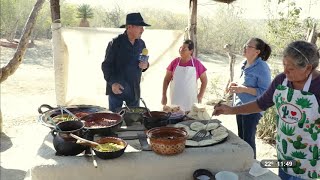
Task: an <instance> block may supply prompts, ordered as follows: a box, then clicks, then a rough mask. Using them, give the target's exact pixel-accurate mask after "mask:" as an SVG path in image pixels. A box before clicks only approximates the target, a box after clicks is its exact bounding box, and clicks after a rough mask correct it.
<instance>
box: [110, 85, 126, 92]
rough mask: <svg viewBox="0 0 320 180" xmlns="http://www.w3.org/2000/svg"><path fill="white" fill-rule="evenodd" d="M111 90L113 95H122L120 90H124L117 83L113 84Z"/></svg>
mask: <svg viewBox="0 0 320 180" xmlns="http://www.w3.org/2000/svg"><path fill="white" fill-rule="evenodd" d="M111 88H112V92H113V93H114V94H122V90H124V87H123V86H122V85H121V84H119V83H113V84H112V86H111Z"/></svg>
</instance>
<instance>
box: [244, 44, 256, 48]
mask: <svg viewBox="0 0 320 180" xmlns="http://www.w3.org/2000/svg"><path fill="white" fill-rule="evenodd" d="M243 48H244V49H248V48H254V49H257V48H256V47H254V46H250V45H248V44H244V45H243Z"/></svg>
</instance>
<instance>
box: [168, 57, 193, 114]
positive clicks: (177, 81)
mask: <svg viewBox="0 0 320 180" xmlns="http://www.w3.org/2000/svg"><path fill="white" fill-rule="evenodd" d="M180 60H181V59H180ZM180 60H179V63H178V65H177V67H176V69H175V70H174V72H173V78H172V82H171V83H170V98H171V104H174V105H179V106H180V107H181V108H182V109H183V110H184V111H190V110H191V107H192V105H193V103H196V102H198V100H197V93H198V86H197V72H196V68H195V67H194V64H193V59H191V61H192V66H186V67H183V66H179V64H180Z"/></svg>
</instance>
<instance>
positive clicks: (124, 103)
mask: <svg viewBox="0 0 320 180" xmlns="http://www.w3.org/2000/svg"><path fill="white" fill-rule="evenodd" d="M123 105H124V106H125V107H126V108H127V109H128V110H129V111H131V110H130V108H129V107H128V106H127V103H126V102H125V101H123Z"/></svg>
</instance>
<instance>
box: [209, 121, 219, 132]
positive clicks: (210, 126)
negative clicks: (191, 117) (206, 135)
mask: <svg viewBox="0 0 320 180" xmlns="http://www.w3.org/2000/svg"><path fill="white" fill-rule="evenodd" d="M218 127H219V124H218V123H209V124H208V126H207V129H206V130H207V131H211V130H214V129H217V128H218Z"/></svg>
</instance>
